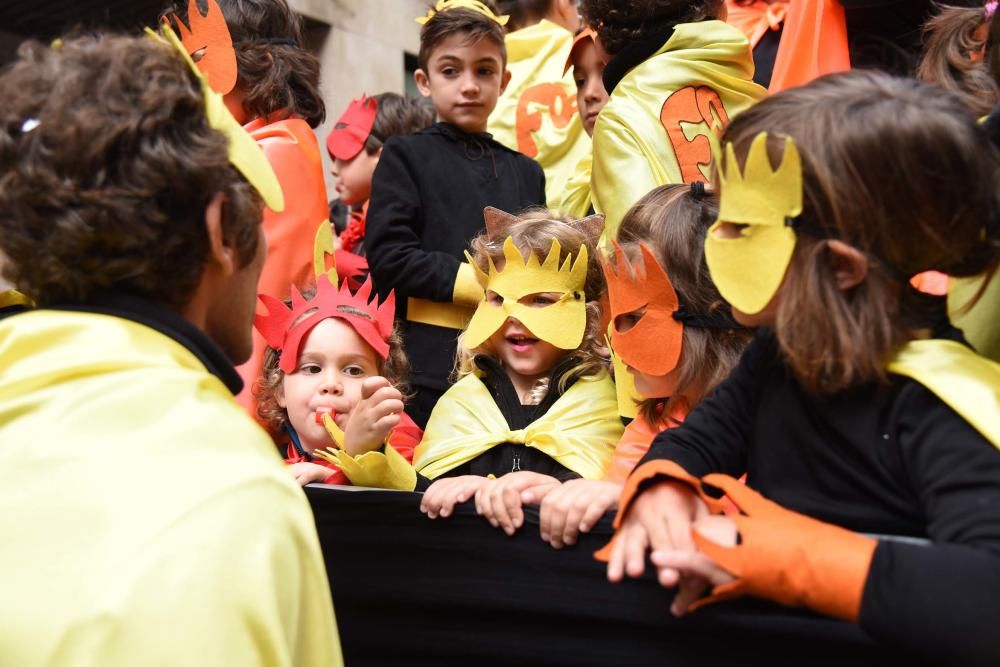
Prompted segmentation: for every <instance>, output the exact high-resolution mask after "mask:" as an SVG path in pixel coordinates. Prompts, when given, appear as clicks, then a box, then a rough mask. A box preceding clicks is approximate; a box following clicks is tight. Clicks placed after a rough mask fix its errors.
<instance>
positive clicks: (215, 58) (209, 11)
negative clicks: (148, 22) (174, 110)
mask: <svg viewBox="0 0 1000 667" xmlns="http://www.w3.org/2000/svg"><path fill="white" fill-rule="evenodd" d="M205 2H206V12H205V14H204V15H202V13H201V11H200V10H199V9H198V3H197V2H196V0H189V1H188V23H189V24H190V28H189V27H188V26H186V25H184V22H183V21H181V20H180V17H179V16H174V17H173V23H174V24H175V27H176V28H177V33H178V35H179V36H180V38H181V43H182V44H184V48H186V49H187V52H188V55H190V56H191V57H192V58H194V56H195V54H196V53H197V52H198V51H203V53H202V56H201V58H200V59H199V60H197V62H196V65H197V66H198V69H199V70H201V73H202V74H204V75H205V78H206V79H208V85H209V86H211V88H212V90H214V91H215V92H217V93H219V94H220V95H228V94H229V93H230V91H232V89H233V88H234V87H236V51H234V50H233V38H232V36H231V35H230V34H229V26H228V25H226V17H225V16H223V15H222V10H221V9H219V5H217V4H216V2H215V0H205ZM165 20H166V19H165Z"/></svg>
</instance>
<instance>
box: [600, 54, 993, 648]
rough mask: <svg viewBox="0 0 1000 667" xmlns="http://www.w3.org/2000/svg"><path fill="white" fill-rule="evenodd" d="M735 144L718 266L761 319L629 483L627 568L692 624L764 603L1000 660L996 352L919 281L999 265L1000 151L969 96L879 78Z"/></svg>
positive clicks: (846, 81)
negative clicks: (733, 363)
mask: <svg viewBox="0 0 1000 667" xmlns="http://www.w3.org/2000/svg"><path fill="white" fill-rule="evenodd" d="M848 117H850V119H851V122H850V123H845V122H844V119H845V118H848ZM721 140H722V142H723V144H724V149H720V148H718V147H717V148H716V150H715V151H714V155H715V157H714V161H715V169H716V172H717V174H716V179H717V180H716V183H717V184H718V187H719V194H720V200H721V203H720V207H719V217H718V220H717V221H716V223H715V224H714V225H713V226H712V228H711V229H710V230H709V232H708V235H707V236H706V240H705V258H706V261H707V263H708V267H709V269H710V272H711V275H712V280H713V281H714V282H715V284H716V285H717V286H718V288H719V292H720V293H721V294H722V296H723V297H724V298H725V299H726V300H727V301H728V302H729V303H730V304H731V305H732V310H733V315H734V316H735V317H736V319H737V320H738V321H740V322H741V323H743V324H745V325H747V326H757V327H760V328H759V329H758V331H757V333H756V335H755V337H754V340H753V341H752V342H751V343H750V345H749V346H748V347H747V349H746V351H745V352H744V354H743V356H742V358H741V359H740V362H739V364H738V366H737V367H736V368H735V369H734V370H733V372H732V373H731V374H730V376H729V377H728V378H727V379H726V380H725V381H723V382H722V383H721V384H720V385H719V386H718V388H717V389H716V391H715V392H714V393H713V394H712V395H711V396H709V397H708V398H706V399H705V400H703V401H702V402H701V403H700V404H699V405H698V406H697V407H696V408H695V409H693V410H692V411H691V412H690V413H689V414H688V416H687V418H686V419H685V420H684V423H683V424H681V425H680V426H678V427H677V428H674V429H670V430H667V431H664V432H663V433H660V434H659V435H658V436H657V437H656V438H655V440H654V441H653V443H652V445H651V446H650V449H649V452H648V454H647V455H646V457H645V458H644V459H643V460H642V461H641V462H640V463H639V465H638V466H637V467H636V469H635V470H634V471H633V472H632V474H631V475H630V476H629V478H628V480H627V481H626V484H625V489H624V492H623V494H622V496H621V499H620V500H619V506H620V508H621V509H620V511H619V515H618V517H617V519H616V524H615V525H616V528H617V533H616V536H615V538H614V540H613V542H612V543H611V544H610V545H609V546H608V547H607V548H606V549H605V550H603V551H602V552H601V553H600V557H601V558H607V559H609V563H608V577H609V579H610V580H611V581H613V582H616V581H620V580H621V579H622V578H623V577H625V576H626V575H627V576H630V577H637V576H640V575H641V574H642V572H643V570H644V569H645V566H646V554H647V551H649V550H652V552H653V553H652V555H651V560H652V562H653V564H654V566H655V567H656V570H657V575H658V580H659V583H660V584H661V585H663V586H665V587H671V588H672V587H675V586H676V587H677V589H678V590H677V593H676V596H675V597H674V601H673V605H672V611H673V613H674V614H677V615H682V614H685V613H687V612H689V611H691V610H692V609H695V608H698V607H700V606H701V605H704V604H707V603H709V602H715V601H719V600H724V599H727V598H734V597H738V596H741V595H752V596H756V597H761V598H766V599H770V600H773V601H776V602H779V603H782V604H785V605H789V606H805V607H808V608H810V609H812V610H814V611H816V612H819V613H822V614H826V615H829V616H833V617H836V618H840V619H843V620H846V621H849V622H853V623H857V624H859V626H860V629H861V630H863V631H864V632H865V634H866V635H868V636H869V637H872V638H873V639H875V640H877V641H879V642H881V643H884V644H886V645H889V646H896V647H899V648H900V649H902V650H904V651H906V652H908V653H914V654H917V655H919V656H921V658H922V659H924V660H927V661H929V662H931V663H934V664H963V665H969V664H984V665H987V664H989V665H995V664H997V662H998V660H1000V635H998V633H997V631H996V628H997V623H998V620H1000V598H998V597H997V595H996V591H997V590H998V589H1000V513H998V512H997V509H996V508H997V507H1000V451H998V449H997V448H998V447H1000V390H998V388H1000V366H998V365H997V364H995V363H993V362H990V361H988V360H986V359H985V358H983V357H980V356H978V355H977V354H976V353H975V352H974V351H973V350H972V349H970V347H969V346H968V345H967V344H966V342H965V340H964V338H963V336H962V334H961V332H960V331H958V330H957V329H955V328H954V327H952V326H951V324H950V323H949V321H948V316H947V311H946V307H945V299H944V297H942V296H934V295H929V294H925V293H921V292H920V291H918V290H917V289H915V288H913V287H912V286H911V284H910V280H911V278H912V277H913V276H914V275H916V274H919V273H921V272H924V271H940V272H942V273H944V274H947V275H949V276H954V277H965V276H977V275H985V276H987V277H989V276H991V275H993V274H995V272H996V271H997V267H998V264H1000V195H998V192H1000V154H998V152H997V150H996V149H995V148H994V147H993V146H992V145H991V144H990V142H989V139H988V137H987V135H986V132H985V131H984V130H983V128H982V127H981V126H979V125H978V124H977V123H976V122H975V119H974V118H973V117H972V116H971V114H969V113H968V112H967V110H966V109H965V107H964V106H963V105H962V103H961V102H960V101H959V100H958V99H957V98H955V97H954V96H951V95H945V94H941V92H940V91H939V90H938V89H936V88H935V87H933V86H931V85H928V84H925V83H921V82H918V81H915V80H911V79H895V78H892V77H889V76H886V75H883V74H878V73H875V72H864V71H857V72H852V73H848V74H837V75H831V76H827V77H823V78H821V79H818V80H816V81H814V82H812V83H811V84H809V85H806V86H802V87H799V88H794V89H790V90H786V91H783V92H781V93H778V94H777V95H774V96H773V97H770V98H768V99H766V100H764V101H763V102H761V103H760V104H758V105H757V106H755V107H753V108H751V109H749V110H748V111H746V112H744V113H743V114H741V115H740V116H738V117H737V118H735V119H734V120H733V122H732V123H731V124H730V125H729V127H728V128H727V129H726V130H725V132H724V133H723V136H722V139H721ZM928 165H934V167H935V168H928ZM886 174H891V175H892V178H891V179H887V178H886ZM744 473H745V474H746V475H747V479H746V484H745V485H744V484H741V483H740V482H738V481H737V480H736V479H735V477H737V476H740V475H743V474H744ZM721 493H725V494H726V495H727V496H728V497H729V499H730V501H731V502H732V503H733V504H735V506H736V507H737V508H738V510H739V511H738V512H737V513H734V514H729V515H723V514H721V510H722V509H723V508H722V507H721V506H720V503H719V500H718V498H719V496H720V494H721ZM710 586H712V587H714V588H713V589H712V591H711V595H710V596H709V597H707V598H705V599H700V598H701V597H702V595H703V594H705V593H706V592H708V588H709V587H710Z"/></svg>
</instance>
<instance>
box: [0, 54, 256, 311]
mask: <svg viewBox="0 0 1000 667" xmlns="http://www.w3.org/2000/svg"><path fill="white" fill-rule="evenodd" d="M0 91H2V95H0V98H2V100H0V210H2V211H3V215H0V254H2V255H3V256H5V257H3V258H2V261H0V267H2V272H3V276H4V278H6V279H8V280H10V281H11V282H12V283H13V284H15V285H17V286H18V288H19V289H20V290H22V291H23V292H25V293H26V294H28V295H29V296H31V297H32V298H33V299H34V300H35V301H36V302H37V303H38V304H39V305H42V306H44V305H48V304H56V303H83V302H86V301H87V300H88V299H89V297H90V296H91V295H93V294H94V293H96V292H99V291H104V290H111V289H114V290H125V291H129V292H131V293H134V294H136V295H139V296H143V297H145V298H148V299H150V300H152V301H155V302H157V303H160V304H163V305H166V306H169V307H174V308H178V307H180V306H182V305H184V304H185V303H186V302H187V300H188V299H189V298H190V295H191V293H192V292H193V290H194V289H195V287H196V286H197V284H198V282H199V280H200V279H201V276H202V272H203V269H204V265H205V263H206V261H207V257H208V254H209V247H208V236H207V233H206V230H205V207H206V205H207V204H208V202H209V200H210V199H211V198H212V197H213V195H215V193H220V192H221V193H223V194H224V196H225V205H224V206H223V220H222V225H223V234H224V236H225V238H226V240H227V241H228V242H230V243H231V244H232V245H233V246H234V247H235V248H236V249H237V251H238V255H239V260H240V262H241V263H242V264H243V265H246V264H248V263H249V262H250V261H251V260H252V259H253V257H254V255H255V253H256V250H257V243H258V241H259V226H260V221H261V212H262V205H261V202H260V198H259V197H258V195H257V193H256V192H255V191H254V190H253V189H252V188H251V187H250V185H249V184H248V183H247V182H246V181H245V180H244V179H243V177H242V176H241V175H240V174H239V172H237V171H236V169H235V168H233V167H232V166H231V165H230V164H229V162H228V160H227V156H226V146H227V140H226V138H225V136H224V135H222V134H221V133H219V132H218V131H216V130H214V129H212V128H211V127H210V126H209V124H208V120H207V119H206V117H205V100H204V98H203V96H202V93H201V86H200V84H199V82H198V79H197V78H196V77H195V75H194V73H193V72H191V70H190V69H189V68H188V66H187V64H186V63H185V62H184V61H183V60H182V59H181V58H180V57H178V55H177V54H176V53H175V52H173V50H172V49H171V47H169V46H167V45H165V44H161V43H159V42H156V41H154V40H152V39H148V38H132V37H120V36H110V35H105V36H89V37H79V38H67V39H66V40H64V41H63V43H62V44H61V46H59V47H58V48H49V47H48V46H45V45H42V44H39V43H37V42H28V43H25V44H23V45H22V46H21V48H20V50H19V53H18V60H17V61H16V62H15V63H14V64H13V66H12V67H11V68H10V69H8V70H7V71H6V72H4V73H3V74H2V76H0Z"/></svg>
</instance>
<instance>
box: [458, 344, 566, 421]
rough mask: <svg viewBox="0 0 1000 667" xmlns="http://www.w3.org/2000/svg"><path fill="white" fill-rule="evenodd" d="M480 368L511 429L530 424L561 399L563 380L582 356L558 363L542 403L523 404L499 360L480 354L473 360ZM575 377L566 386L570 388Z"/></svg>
mask: <svg viewBox="0 0 1000 667" xmlns="http://www.w3.org/2000/svg"><path fill="white" fill-rule="evenodd" d="M473 361H474V362H475V364H476V367H477V368H479V370H480V371H482V382H483V384H484V385H486V388H487V389H488V390H489V392H490V395H491V396H493V400H494V401H495V402H496V404H497V407H498V408H499V409H500V413H501V414H503V416H504V419H506V420H507V426H509V427H510V428H511V429H520V428H526V427H527V426H528V425H529V424H531V423H532V422H534V421H535V420H537V419H538V418H539V417H541V416H542V415H544V414H545V413H546V412H548V411H549V408H551V407H552V404H553V403H555V402H556V401H557V400H559V397H560V396H562V394H563V392H562V391H560V390H559V381H560V380H561V379H562V377H563V376H564V375H566V373H568V372H569V371H570V370H571V369H572V368H573V367H574V366H576V365H577V364H579V363H580V359H579V357H576V356H574V355H570V356H568V357H566V358H565V359H563V360H562V361H560V362H559V363H558V364H556V365H555V366H554V367H553V368H552V371H551V372H550V373H549V389H548V391H547V392H546V394H545V397H544V398H543V399H542V401H541V402H540V403H539V404H538V405H522V404H521V397H520V396H518V395H517V390H515V389H514V383H512V382H511V381H510V378H509V377H508V376H507V372H506V371H504V369H503V366H502V365H501V364H500V362H499V361H497V360H496V359H494V358H493V357H490V356H488V355H485V354H479V355H476V358H475V359H474V360H473ZM575 381H576V380H575V378H574V380H572V381H571V382H569V383H568V384H567V386H566V389H569V388H570V387H571V386H572V385H573V383H574V382H575Z"/></svg>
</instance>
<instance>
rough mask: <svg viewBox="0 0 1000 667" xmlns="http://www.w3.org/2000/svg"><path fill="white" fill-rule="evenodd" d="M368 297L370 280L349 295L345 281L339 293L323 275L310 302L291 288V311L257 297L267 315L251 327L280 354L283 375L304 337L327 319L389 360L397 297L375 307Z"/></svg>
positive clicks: (292, 364) (292, 367)
mask: <svg viewBox="0 0 1000 667" xmlns="http://www.w3.org/2000/svg"><path fill="white" fill-rule="evenodd" d="M371 293H372V281H371V278H368V279H367V280H365V282H364V283H363V284H362V285H361V287H360V289H358V291H357V292H356V293H354V294H352V293H351V290H350V288H349V287H348V286H347V281H345V282H344V284H343V285H341V287H340V289H339V290H338V289H337V288H336V287H334V286H333V284H332V283H331V282H330V278H329V277H328V276H327V275H326V274H325V273H324V274H320V275H319V276H317V278H316V296H314V297H313V298H312V299H308V300H307V299H305V298H304V297H303V296H302V293H301V292H299V290H298V289H297V288H295V287H292V306H291V308H289V307H288V306H286V305H285V304H284V303H282V302H281V301H279V300H278V299H275V298H274V297H272V296H268V295H267V294H259V295H258V298H259V299H260V300H261V302H262V303H263V304H264V306H265V307H266V308H267V314H266V315H260V314H258V315H256V316H255V317H254V326H255V327H256V328H257V331H259V332H260V333H261V335H262V336H264V340H266V341H267V344H268V345H270V346H271V347H272V348H274V349H275V350H281V358H280V359H279V361H278V367H279V368H280V369H281V370H283V371H284V372H286V373H291V372H293V371H294V370H295V365H296V363H297V362H298V358H299V350H300V349H301V347H302V341H303V340H305V337H306V335H307V334H308V333H309V332H310V331H312V328H313V327H315V326H316V325H317V324H319V323H320V322H321V321H323V320H325V319H327V318H328V317H338V318H340V319H342V320H344V321H345V322H347V323H348V324H350V325H351V326H352V327H353V328H354V330H355V331H356V332H357V333H358V335H359V336H361V338H363V339H364V340H365V342H367V343H368V344H369V345H371V346H372V347H373V348H374V349H375V352H376V353H378V355H379V356H380V357H382V358H383V359H385V358H387V357H388V356H389V342H388V341H389V336H390V335H391V334H392V321H393V316H394V314H395V310H396V297H395V295H394V294H393V293H392V292H389V296H387V297H386V298H385V300H384V301H382V303H381V305H378V303H377V301H378V299H377V298H375V299H371V300H370V301H369V298H370V297H371ZM312 311H315V312H312Z"/></svg>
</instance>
